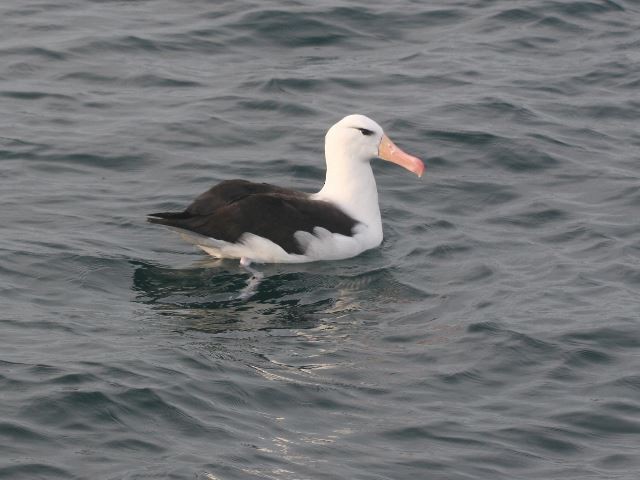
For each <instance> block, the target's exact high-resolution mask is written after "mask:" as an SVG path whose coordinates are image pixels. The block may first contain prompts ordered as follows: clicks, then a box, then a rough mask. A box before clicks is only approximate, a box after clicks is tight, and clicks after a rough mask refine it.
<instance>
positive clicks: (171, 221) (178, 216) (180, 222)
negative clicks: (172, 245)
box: [147, 212, 192, 227]
mask: <svg viewBox="0 0 640 480" xmlns="http://www.w3.org/2000/svg"><path fill="white" fill-rule="evenodd" d="M191 217H192V215H191V214H190V213H187V212H159V213H150V214H149V215H148V216H147V221H148V222H149V223H158V224H160V225H167V226H169V227H183V226H184V224H185V220H189V219H190V218H191Z"/></svg>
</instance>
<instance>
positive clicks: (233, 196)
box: [149, 180, 357, 254]
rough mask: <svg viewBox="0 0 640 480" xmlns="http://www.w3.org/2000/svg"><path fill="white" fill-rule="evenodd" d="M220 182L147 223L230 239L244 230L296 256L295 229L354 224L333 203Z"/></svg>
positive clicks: (348, 229) (339, 229) (342, 230)
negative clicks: (178, 208) (186, 204)
mask: <svg viewBox="0 0 640 480" xmlns="http://www.w3.org/2000/svg"><path fill="white" fill-rule="evenodd" d="M223 184H226V185H223ZM223 184H220V185H217V186H215V187H213V188H212V189H211V190H209V191H208V192H205V193H204V194H202V195H200V196H199V197H198V198H197V199H196V200H195V201H194V202H193V203H192V204H191V205H190V206H189V207H188V208H187V209H186V210H185V211H184V212H166V213H156V214H153V215H152V216H150V218H149V221H150V222H152V223H160V224H162V225H168V226H172V227H178V228H182V229H185V230H190V231H192V232H196V233H199V234H200V235H205V236H207V237H211V238H215V239H218V240H224V241H227V242H232V243H234V242H237V241H238V239H239V238H240V236H241V235H242V234H243V233H246V232H249V233H253V234H255V235H258V236H260V237H264V238H267V239H269V240H271V241H272V242H274V243H276V244H278V245H280V246H281V247H282V248H283V249H284V250H285V251H286V252H287V253H296V254H303V253H304V251H303V250H302V249H301V247H300V245H298V243H297V241H296V240H295V237H294V233H295V232H297V231H299V230H302V231H305V232H313V229H314V227H323V228H326V229H327V230H329V231H330V232H333V233H339V234H342V235H347V236H350V235H351V234H352V230H353V227H354V226H355V225H356V223H357V222H356V221H355V220H354V219H353V218H351V217H350V216H349V215H347V214H346V213H344V212H343V211H342V210H340V209H339V208H338V207H336V206H335V205H333V204H331V203H328V202H323V201H318V200H310V199H309V198H308V195H306V194H304V193H300V192H295V191H291V190H286V189H282V188H279V187H274V186H272V185H267V184H260V183H251V182H244V181H239V180H231V181H229V182H223ZM216 189H217V190H216ZM265 190H266V191H265ZM252 192H253V193H252Z"/></svg>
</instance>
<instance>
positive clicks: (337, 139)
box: [325, 114, 424, 177]
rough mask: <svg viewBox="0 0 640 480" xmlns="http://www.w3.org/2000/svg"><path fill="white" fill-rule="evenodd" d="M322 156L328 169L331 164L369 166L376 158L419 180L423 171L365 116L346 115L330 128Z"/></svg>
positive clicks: (416, 160)
mask: <svg viewBox="0 0 640 480" xmlns="http://www.w3.org/2000/svg"><path fill="white" fill-rule="evenodd" d="M325 155H326V157H327V166H328V167H330V166H331V165H330V163H331V162H332V161H340V162H356V163H367V164H368V163H369V162H370V161H371V160H372V159H373V158H376V157H377V158H381V159H383V160H388V161H390V162H393V163H397V164H398V165H400V166H402V167H404V168H406V169H407V170H409V171H411V172H413V173H415V174H416V175H418V176H419V177H420V176H422V173H423V171H424V164H423V163H422V161H421V160H420V159H419V158H416V157H414V156H412V155H409V154H408V153H405V152H403V151H402V150H400V148H398V147H397V146H396V145H395V144H394V143H393V142H392V141H391V140H389V137H387V136H386V135H385V133H384V131H383V130H382V127H380V125H378V124H377V123H376V122H374V121H373V120H371V119H370V118H369V117H365V116H364V115H357V114H356V115H348V116H346V117H344V118H343V119H342V120H340V121H339V122H338V123H336V124H335V125H334V126H332V127H331V128H330V129H329V131H328V132H327V135H326V136H325ZM336 167H337V165H336ZM343 167H344V165H343Z"/></svg>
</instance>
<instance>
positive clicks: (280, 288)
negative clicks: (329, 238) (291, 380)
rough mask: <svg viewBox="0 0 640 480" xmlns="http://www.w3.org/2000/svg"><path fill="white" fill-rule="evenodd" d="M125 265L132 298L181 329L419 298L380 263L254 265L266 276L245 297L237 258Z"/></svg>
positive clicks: (301, 318)
mask: <svg viewBox="0 0 640 480" xmlns="http://www.w3.org/2000/svg"><path fill="white" fill-rule="evenodd" d="M131 263H132V265H133V266H134V273H133V289H134V291H135V292H136V299H137V301H139V302H141V303H144V304H146V305H150V306H152V307H153V309H154V310H156V311H157V312H158V313H159V314H162V315H166V316H170V317H172V318H173V317H176V316H179V317H180V318H182V319H183V321H184V322H185V323H184V324H183V327H182V328H184V329H191V330H200V331H205V332H210V333H219V332H225V331H228V330H260V329H278V328H295V329H307V328H312V327H316V326H317V325H318V324H319V323H320V322H322V321H323V320H327V319H328V318H338V317H340V316H341V315H343V314H346V313H348V312H354V311H366V310H367V309H368V308H369V307H371V305H373V304H372V303H370V301H372V300H374V299H375V305H378V306H379V305H384V303H385V300H384V299H386V300H387V301H388V302H390V303H393V304H397V303H398V302H400V303H406V304H407V305H408V306H409V305H410V304H411V302H415V301H419V300H421V299H424V298H425V294H424V293H423V292H421V291H418V290H416V289H415V288H413V287H409V286H407V285H404V284H402V283H400V282H398V281H397V280H395V279H394V278H393V275H392V274H391V273H390V272H389V271H388V270H386V269H380V270H370V271H365V272H363V273H356V274H348V273H345V274H343V275H341V276H338V275H331V274H329V273H311V272H309V270H310V268H309V266H305V267H302V268H301V269H300V268H298V267H297V266H284V267H283V266H273V265H262V266H256V268H257V269H261V273H263V275H264V277H263V278H262V279H261V281H260V283H259V285H257V287H256V290H255V293H254V294H253V295H252V296H251V297H250V298H247V299H243V298H241V295H240V293H241V292H242V291H243V290H244V289H245V288H246V286H247V282H248V281H250V280H251V274H250V273H248V272H246V271H245V270H243V269H242V268H241V267H239V266H238V264H237V262H235V261H220V260H216V259H211V260H209V259H203V260H201V261H198V262H195V263H194V264H193V266H192V267H188V268H170V267H162V266H158V265H154V264H151V263H145V262H139V261H138V262H131ZM300 270H301V271H300ZM319 270H322V268H320V269H319ZM327 271H330V269H327ZM381 297H382V298H381ZM376 308H379V307H376Z"/></svg>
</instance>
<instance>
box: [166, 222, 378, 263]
mask: <svg viewBox="0 0 640 480" xmlns="http://www.w3.org/2000/svg"><path fill="white" fill-rule="evenodd" d="M175 230H178V231H179V233H180V234H181V236H182V238H183V239H184V240H186V241H187V242H189V243H192V244H194V245H196V246H198V247H200V248H201V249H202V250H204V251H205V252H207V253H208V254H209V255H211V256H213V257H216V258H244V259H247V260H250V261H251V262H256V263H305V262H315V261H317V260H340V259H344V258H350V257H354V256H356V255H358V254H360V253H362V252H364V251H365V250H369V249H370V248H374V247H377V246H378V245H380V243H381V242H382V235H380V234H378V233H377V232H375V231H373V230H372V229H369V228H367V226H366V225H363V224H358V225H356V226H355V228H354V229H353V232H354V234H353V236H351V237H347V236H345V235H340V234H337V233H331V232H329V231H328V230H326V229H325V228H322V227H316V228H315V229H314V231H313V234H311V233H309V232H303V231H298V232H296V233H295V234H294V235H295V238H296V240H297V241H298V243H299V244H300V246H301V247H302V249H303V250H304V252H305V253H304V255H297V254H291V253H287V252H286V251H285V250H284V249H283V248H282V247H281V246H279V245H277V244H275V243H274V242H272V241H271V240H268V239H266V238H264V237H259V236H258V235H254V234H252V233H244V234H243V235H242V236H241V237H240V239H239V241H238V242H236V243H230V242H225V241H223V240H216V239H214V238H210V237H205V236H202V235H198V234H197V233H193V232H188V231H186V230H181V229H175Z"/></svg>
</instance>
